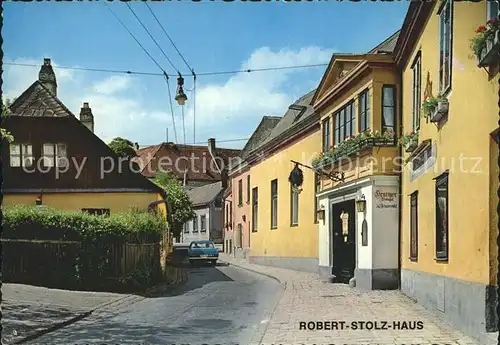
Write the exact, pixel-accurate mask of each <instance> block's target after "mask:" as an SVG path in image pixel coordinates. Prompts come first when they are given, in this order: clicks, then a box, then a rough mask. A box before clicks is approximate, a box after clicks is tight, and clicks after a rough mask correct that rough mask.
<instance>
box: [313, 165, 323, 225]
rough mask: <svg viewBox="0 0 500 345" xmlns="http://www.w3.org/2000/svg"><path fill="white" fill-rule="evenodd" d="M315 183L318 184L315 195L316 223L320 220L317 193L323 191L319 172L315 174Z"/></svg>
mask: <svg viewBox="0 0 500 345" xmlns="http://www.w3.org/2000/svg"><path fill="white" fill-rule="evenodd" d="M314 185H315V186H316V193H315V195H314V223H317V222H318V206H319V205H318V198H317V197H316V194H318V193H319V192H320V191H321V179H320V176H319V174H318V173H315V174H314Z"/></svg>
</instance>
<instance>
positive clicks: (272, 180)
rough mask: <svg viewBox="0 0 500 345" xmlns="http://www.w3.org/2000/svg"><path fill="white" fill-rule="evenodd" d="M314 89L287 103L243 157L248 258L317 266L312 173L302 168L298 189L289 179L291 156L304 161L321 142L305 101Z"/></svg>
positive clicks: (301, 266)
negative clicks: (246, 168)
mask: <svg viewBox="0 0 500 345" xmlns="http://www.w3.org/2000/svg"><path fill="white" fill-rule="evenodd" d="M313 95H314V92H310V93H308V94H306V95H304V96H303V97H301V98H300V99H299V100H298V101H297V102H295V103H294V104H293V105H291V106H290V107H289V109H288V111H287V112H286V114H285V115H284V116H283V118H282V119H281V120H280V121H279V122H278V124H277V125H276V126H275V127H274V128H273V130H272V131H271V133H270V134H269V136H268V137H267V138H266V139H265V140H264V141H263V142H261V143H260V144H259V145H257V146H256V147H255V148H254V149H253V150H252V151H251V152H250V155H249V157H248V158H247V162H248V164H249V165H250V173H249V175H250V176H251V178H250V184H251V190H252V191H251V196H252V200H251V214H252V218H251V219H252V223H251V228H252V231H251V232H250V256H249V261H250V262H253V263H259V264H264V265H271V266H280V267H285V268H292V269H296V270H302V271H310V272H317V270H318V225H317V223H316V222H315V215H316V212H315V177H314V173H313V171H312V170H311V169H307V168H306V169H301V170H303V184H302V191H301V192H300V193H299V192H298V190H296V189H292V185H291V183H290V182H289V180H288V178H289V175H290V172H291V171H292V170H293V169H294V167H295V163H294V162H292V161H295V162H298V163H301V164H309V161H310V160H311V157H313V156H314V155H315V154H316V153H317V152H318V151H319V148H320V146H321V134H320V132H319V123H318V117H317V115H316V114H315V113H314V111H313V109H312V107H311V106H310V102H311V99H312V97H313ZM233 182H234V181H233ZM233 195H234V194H233ZM236 221H237V220H235V222H236Z"/></svg>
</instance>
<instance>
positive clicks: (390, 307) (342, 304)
mask: <svg viewBox="0 0 500 345" xmlns="http://www.w3.org/2000/svg"><path fill="white" fill-rule="evenodd" d="M221 260H222V261H225V262H227V263H229V264H232V265H235V266H240V267H242V268H246V269H249V270H252V271H255V272H259V273H262V274H265V275H268V276H271V277H275V278H277V279H278V280H279V281H280V282H281V283H282V284H283V285H284V289H285V290H284V294H283V297H282V298H281V300H280V301H279V303H278V305H277V307H276V309H275V310H274V312H273V314H272V317H271V319H270V320H269V321H268V325H267V329H266V331H265V333H264V336H263V338H262V340H261V343H262V344H273V343H274V344H276V343H278V344H279V343H283V344H301V343H304V344H332V343H333V344H460V345H466V344H467V345H477V344H479V343H478V342H476V341H475V340H474V339H472V338H470V337H467V336H465V335H464V334H463V333H461V332H459V331H458V330H456V329H454V328H453V327H452V326H451V325H449V324H448V323H446V322H445V321H443V320H441V319H439V318H438V316H436V315H433V314H432V313H430V312H429V311H427V310H425V309H424V308H423V307H422V306H420V305H418V304H416V303H414V302H413V301H411V300H410V299H409V298H407V297H406V296H404V295H403V294H402V293H401V292H400V291H361V290H359V289H355V288H354V289H353V288H350V287H349V286H348V285H344V284H331V283H326V282H322V281H321V280H319V279H318V277H317V275H315V274H310V273H305V272H296V271H292V270H287V269H280V268H274V267H267V266H261V265H255V264H249V263H248V262H246V261H243V260H239V259H235V258H233V257H230V256H227V255H221ZM310 321H313V322H316V321H337V322H342V321H344V322H345V326H344V329H340V325H338V329H337V330H300V329H299V326H300V322H310ZM353 321H358V322H359V321H365V322H368V321H371V322H373V323H375V321H377V326H378V327H379V328H383V327H382V322H383V321H385V322H387V324H386V325H385V327H384V328H387V329H379V330H374V329H372V330H366V329H363V330H362V329H361V327H360V324H359V323H358V324H357V326H358V329H351V327H349V329H347V327H348V326H350V325H351V322H353ZM404 321H406V322H407V323H408V325H410V324H411V325H412V326H413V325H414V324H415V322H417V321H421V325H422V326H423V327H422V329H413V330H412V329H410V327H408V329H403V328H404V326H403V322H404ZM394 322H399V326H400V327H401V329H392V328H394V326H393V325H394ZM396 326H397V325H396ZM396 328H397V327H396ZM491 344H496V342H492V343H491Z"/></svg>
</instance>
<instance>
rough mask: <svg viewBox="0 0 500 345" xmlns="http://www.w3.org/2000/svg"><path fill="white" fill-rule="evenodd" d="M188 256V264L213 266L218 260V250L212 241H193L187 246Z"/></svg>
mask: <svg viewBox="0 0 500 345" xmlns="http://www.w3.org/2000/svg"><path fill="white" fill-rule="evenodd" d="M188 255H189V263H190V264H194V263H196V262H209V263H211V264H212V265H213V266H215V265H216V264H217V259H219V250H218V249H217V248H215V245H214V243H213V242H212V241H206V240H205V241H193V242H191V244H190V245H189V249H188Z"/></svg>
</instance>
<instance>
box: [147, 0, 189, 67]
mask: <svg viewBox="0 0 500 345" xmlns="http://www.w3.org/2000/svg"><path fill="white" fill-rule="evenodd" d="M145 4H146V6H147V7H148V9H149V12H151V14H152V15H153V17H154V18H155V20H156V22H157V23H158V25H160V27H161V29H162V31H163V32H164V33H165V35H166V36H167V37H168V39H169V40H170V43H172V45H173V46H174V48H175V50H176V51H177V53H178V54H179V56H180V57H181V58H182V60H183V61H184V63H185V64H186V66H187V68H188V69H189V70H190V71H193V69H192V68H191V66H189V64H188V63H187V61H186V59H185V58H184V56H183V55H182V54H181V52H180V51H179V49H177V46H176V45H175V43H174V41H173V40H172V39H171V38H170V36H169V35H168V33H167V30H165V28H164V27H163V25H162V24H161V22H160V21H159V20H158V17H156V15H155V14H154V12H153V10H152V9H151V7H150V6H149V4H148V3H147V2H145Z"/></svg>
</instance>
